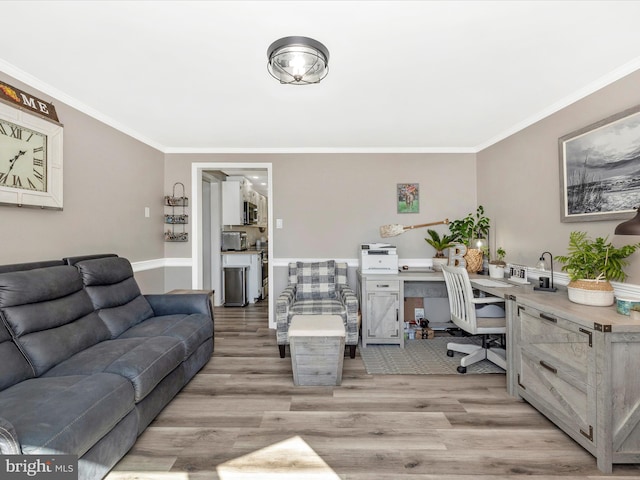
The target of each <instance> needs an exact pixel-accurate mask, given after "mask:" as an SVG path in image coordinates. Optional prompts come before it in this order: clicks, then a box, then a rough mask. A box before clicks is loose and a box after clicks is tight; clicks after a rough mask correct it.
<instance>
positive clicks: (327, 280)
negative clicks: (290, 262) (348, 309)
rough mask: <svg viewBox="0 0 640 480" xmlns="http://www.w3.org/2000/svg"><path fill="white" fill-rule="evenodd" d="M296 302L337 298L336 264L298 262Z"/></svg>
mask: <svg viewBox="0 0 640 480" xmlns="http://www.w3.org/2000/svg"><path fill="white" fill-rule="evenodd" d="M296 266H297V269H298V275H297V276H298V278H297V281H298V285H297V287H296V300H322V299H325V298H337V297H338V294H337V293H336V262H335V260H327V261H326V262H309V263H307V262H297V263H296Z"/></svg>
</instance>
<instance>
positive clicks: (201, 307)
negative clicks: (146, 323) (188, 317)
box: [144, 293, 213, 319]
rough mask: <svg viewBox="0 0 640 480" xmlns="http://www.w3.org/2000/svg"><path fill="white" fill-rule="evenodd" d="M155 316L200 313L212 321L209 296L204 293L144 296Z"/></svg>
mask: <svg viewBox="0 0 640 480" xmlns="http://www.w3.org/2000/svg"><path fill="white" fill-rule="evenodd" d="M144 297H145V298H146V299H147V301H148V302H149V305H151V308H152V309H153V313H154V314H155V315H156V316H159V315H175V314H180V313H183V314H192V313H201V314H204V315H209V316H210V317H211V318H212V319H213V312H212V311H211V303H210V302H209V295H208V294H206V293H185V294H183V295H174V294H168V293H165V294H153V295H145V296H144Z"/></svg>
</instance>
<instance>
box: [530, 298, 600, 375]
mask: <svg viewBox="0 0 640 480" xmlns="http://www.w3.org/2000/svg"><path fill="white" fill-rule="evenodd" d="M518 316H519V317H520V335H519V336H520V338H519V339H518V343H519V345H520V347H521V348H522V349H523V350H527V351H530V352H537V355H539V356H540V357H541V358H543V359H544V360H546V361H548V362H550V363H551V364H553V365H561V366H562V367H561V368H562V369H563V370H565V371H567V372H568V373H569V374H570V375H572V376H574V377H576V378H579V379H581V380H582V381H584V382H589V381H590V380H588V379H587V369H588V366H589V361H590V359H591V357H592V356H593V348H592V336H593V332H592V331H591V330H589V329H586V328H583V327H581V326H579V325H577V324H576V323H573V322H571V321H569V320H567V319H564V318H562V317H558V316H554V315H550V314H548V313H544V312H541V311H539V310H537V309H535V308H531V307H524V306H518Z"/></svg>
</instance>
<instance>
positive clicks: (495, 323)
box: [476, 317, 507, 329]
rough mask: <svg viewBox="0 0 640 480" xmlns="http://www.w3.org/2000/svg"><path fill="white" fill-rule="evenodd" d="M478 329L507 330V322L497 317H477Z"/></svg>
mask: <svg viewBox="0 0 640 480" xmlns="http://www.w3.org/2000/svg"><path fill="white" fill-rule="evenodd" d="M476 323H477V324H478V328H479V329H480V328H506V326H507V320H506V319H505V318H504V317H502V318H496V317H476Z"/></svg>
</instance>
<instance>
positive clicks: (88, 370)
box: [45, 337, 184, 403]
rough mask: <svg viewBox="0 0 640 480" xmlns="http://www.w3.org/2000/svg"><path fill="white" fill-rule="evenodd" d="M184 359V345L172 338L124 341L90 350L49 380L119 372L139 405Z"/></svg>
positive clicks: (53, 371) (51, 372) (57, 369)
mask: <svg viewBox="0 0 640 480" xmlns="http://www.w3.org/2000/svg"><path fill="white" fill-rule="evenodd" d="M183 358H184V347H183V344H182V342H180V340H178V339H176V338H172V337H152V338H122V339H115V340H107V341H104V342H101V343H99V344H97V345H94V346H93V347H90V348H87V349H86V350H83V351H82V352H80V353H77V354H76V355H74V356H72V357H71V358H69V359H67V360H65V361H64V362H62V363H60V364H59V365H56V366H55V367H54V368H52V369H51V370H49V371H48V372H47V373H46V374H45V376H46V377H60V376H65V375H91V374H94V373H99V372H107V373H115V374H118V375H120V376H122V377H124V378H126V379H128V380H129V381H130V382H131V384H132V385H133V388H134V390H135V401H136V403H138V402H139V401H140V400H142V399H143V398H144V397H146V396H147V394H148V393H149V392H151V390H153V389H154V387H155V386H156V385H157V384H158V383H160V381H161V380H162V379H163V378H164V377H165V376H167V375H168V374H169V373H171V371H173V369H174V368H176V367H177V366H178V365H179V364H180V363H181V362H182V360H183Z"/></svg>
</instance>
